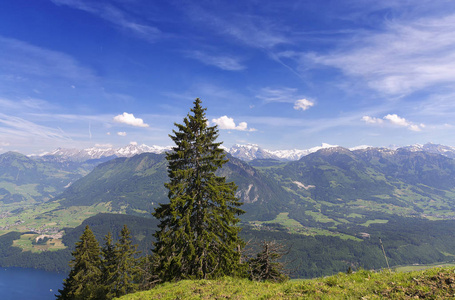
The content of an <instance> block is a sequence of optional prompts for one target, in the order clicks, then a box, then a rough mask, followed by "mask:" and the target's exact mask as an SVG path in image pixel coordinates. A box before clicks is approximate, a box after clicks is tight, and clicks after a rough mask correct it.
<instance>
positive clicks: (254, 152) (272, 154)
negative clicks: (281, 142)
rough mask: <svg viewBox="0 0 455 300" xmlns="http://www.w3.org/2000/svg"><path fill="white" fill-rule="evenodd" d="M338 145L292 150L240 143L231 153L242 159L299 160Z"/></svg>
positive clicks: (233, 147)
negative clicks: (269, 148)
mask: <svg viewBox="0 0 455 300" xmlns="http://www.w3.org/2000/svg"><path fill="white" fill-rule="evenodd" d="M332 147H338V146H335V145H330V144H325V143H323V144H322V145H321V146H317V147H313V148H310V149H304V150H300V149H292V150H267V149H262V148H261V147H259V146H258V145H256V144H246V145H240V144H236V145H234V146H232V147H231V149H229V153H230V154H231V155H232V156H234V157H236V158H239V159H242V160H253V159H278V160H299V159H300V158H302V157H303V156H305V155H308V154H310V153H313V152H316V151H318V150H321V149H326V148H332Z"/></svg>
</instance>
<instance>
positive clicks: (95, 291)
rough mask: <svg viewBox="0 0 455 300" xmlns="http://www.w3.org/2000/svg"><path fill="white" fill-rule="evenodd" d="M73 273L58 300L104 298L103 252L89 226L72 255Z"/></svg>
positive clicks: (66, 281) (71, 272) (64, 284)
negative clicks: (102, 286) (101, 281)
mask: <svg viewBox="0 0 455 300" xmlns="http://www.w3.org/2000/svg"><path fill="white" fill-rule="evenodd" d="M72 255H73V257H74V258H73V260H71V262H70V266H71V271H70V273H69V275H68V278H67V279H65V280H64V283H63V289H62V290H59V293H60V294H59V295H57V299H71V300H72V299H84V300H85V299H100V298H102V292H103V291H102V288H101V286H100V278H101V274H102V273H101V269H100V267H101V257H100V256H101V251H100V247H99V244H98V241H97V240H96V238H95V235H94V234H93V232H92V231H91V230H90V228H89V226H88V225H87V226H86V227H85V230H84V233H83V234H82V235H81V237H80V241H79V242H77V243H76V249H75V250H74V251H73V253H72Z"/></svg>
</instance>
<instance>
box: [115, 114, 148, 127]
mask: <svg viewBox="0 0 455 300" xmlns="http://www.w3.org/2000/svg"><path fill="white" fill-rule="evenodd" d="M114 122H117V123H123V124H128V125H131V126H135V127H149V125H148V124H145V123H144V121H143V120H142V119H140V118H136V117H134V115H133V114H129V113H126V112H124V113H123V114H122V115H118V116H115V117H114Z"/></svg>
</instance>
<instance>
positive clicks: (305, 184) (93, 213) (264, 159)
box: [0, 144, 455, 276]
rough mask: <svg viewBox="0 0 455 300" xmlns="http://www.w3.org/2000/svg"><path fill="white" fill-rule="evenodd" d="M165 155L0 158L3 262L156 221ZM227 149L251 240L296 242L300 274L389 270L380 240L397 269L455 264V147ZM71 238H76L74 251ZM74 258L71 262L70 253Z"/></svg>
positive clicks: (141, 237)
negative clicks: (44, 238)
mask: <svg viewBox="0 0 455 300" xmlns="http://www.w3.org/2000/svg"><path fill="white" fill-rule="evenodd" d="M113 150H115V151H113ZM152 151H154V152H158V153H152ZM164 151H166V149H164V147H161V148H160V147H148V146H145V145H141V146H138V145H137V144H130V145H128V146H127V147H123V148H120V150H119V149H111V151H104V150H103V151H102V150H99V151H98V150H97V148H92V149H90V150H89V149H87V150H84V151H69V150H64V149H59V150H58V151H55V152H53V153H47V154H45V155H41V156H32V157H27V156H25V155H22V154H19V153H13V152H8V153H4V154H2V155H0V210H1V211H0V230H2V232H4V233H5V232H7V234H5V235H4V236H5V240H3V236H0V244H1V243H4V245H5V246H4V247H3V248H4V251H3V250H2V249H3V248H2V247H0V265H5V264H6V262H7V261H8V262H9V263H10V265H16V266H19V265H20V266H31V265H32V266H33V264H35V263H38V262H42V261H43V257H44V256H43V257H42V256H38V257H36V258H33V259H31V258H30V263H29V264H28V265H22V264H19V263H22V262H23V261H24V257H23V256H22V255H25V254H22V253H28V251H30V250H32V251H33V249H35V247H37V246H33V245H32V241H31V239H33V237H34V236H37V235H38V234H49V235H50V234H56V233H57V232H61V230H64V231H65V235H63V243H65V245H70V244H71V243H74V241H73V240H74V239H77V236H79V234H80V231H81V230H83V228H82V227H83V226H82V227H81V226H78V225H80V224H81V223H82V224H87V223H86V222H89V223H90V226H91V227H92V226H94V227H95V228H99V232H98V234H99V236H101V237H102V236H103V234H106V233H107V232H106V231H107V230H109V228H110V227H112V226H111V225H109V226H108V225H107V223H106V222H107V220H110V221H109V222H111V223H112V224H114V223H115V224H117V223H119V224H117V225H118V226H121V225H122V224H123V223H122V222H126V221H125V220H127V219H128V218H126V217H125V218H124V217H121V216H129V217H131V216H135V218H136V217H137V218H139V219H134V220H136V221H134V222H135V223H136V224H138V223H141V222H142V221H141V220H142V219H141V218H145V219H144V222H146V221H145V220H149V221H150V220H151V219H150V218H151V214H150V213H151V212H152V211H153V209H154V207H156V205H157V204H158V203H160V202H166V201H168V199H167V191H166V189H165V188H164V182H166V181H167V180H168V178H167V161H166V159H165V154H164V153H163V152H164ZM140 152H142V153H140ZM229 152H230V153H229V154H227V155H228V157H229V162H228V163H227V164H225V166H224V167H223V168H222V169H220V170H218V171H217V172H218V175H220V176H225V177H226V178H227V180H228V181H233V182H235V183H236V184H237V186H238V190H237V196H238V197H239V198H240V199H241V201H242V202H243V203H244V205H243V206H242V209H244V210H245V212H246V213H245V214H244V215H242V216H241V220H242V227H243V228H244V231H243V232H244V234H245V237H246V238H248V239H256V238H261V239H283V241H285V242H289V241H292V243H294V244H295V245H297V246H296V247H297V248H296V249H295V250H293V251H294V252H293V253H294V254H293V255H295V257H297V258H298V259H299V260H302V257H313V258H312V259H313V260H315V261H309V260H308V259H307V260H304V261H302V262H301V263H303V264H304V265H306V266H307V268H306V269H304V270H301V271H299V272H301V273H299V274H300V275H301V276H319V275H322V274H327V272H332V271H336V272H338V271H342V270H343V268H344V267H345V266H346V264H347V263H351V262H357V263H362V265H363V266H366V267H372V268H376V267H377V266H380V265H381V261H382V260H381V252H380V251H379V248H377V245H376V244H375V241H376V240H377V237H378V236H381V237H382V238H383V240H384V243H385V246H386V247H387V248H386V249H387V250H386V251H388V253H389V255H390V259H391V262H392V263H393V264H400V263H401V264H403V263H424V262H435V261H441V260H445V259H449V258H450V257H451V255H454V256H455V252H454V251H453V249H455V248H454V247H455V242H454V243H452V242H451V238H450V237H451V236H453V234H455V231H453V230H451V229H450V230H449V229H444V228H452V227H454V228H455V221H454V220H455V201H454V199H455V160H454V159H453V158H451V155H453V154H454V149H453V148H452V147H447V146H442V145H434V144H426V145H414V146H409V147H403V148H398V149H388V148H373V147H356V148H354V149H347V148H343V147H338V146H332V145H322V146H321V147H320V149H310V150H307V151H306V152H303V151H301V152H299V154H298V155H303V156H301V157H300V159H298V160H284V159H283V158H280V157H278V156H277V155H275V156H272V155H271V153H272V152H270V151H267V150H264V149H261V148H260V147H257V146H253V145H244V146H240V145H237V146H235V147H233V148H231V149H230V150H229ZM291 152H292V151H290V152H288V153H291ZM139 153H140V154H139ZM295 153H297V151H294V154H295ZM302 153H303V154H302ZM117 156H121V157H117ZM235 156H238V157H243V160H242V159H239V158H237V157H235ZM99 213H104V214H99ZM106 213H109V214H108V215H107V214H106ZM112 214H114V215H112ZM128 220H130V219H128ZM152 220H153V219H152ZM430 220H431V221H430ZM434 220H436V221H434ZM130 221H131V220H130ZM130 221H128V222H130ZM149 221H147V222H149ZM116 222H117V223H116ZM111 223H109V224H111ZM152 223H153V222H152ZM144 224H145V223H144ZM153 224H155V223H153ZM153 226H155V225H153ZM75 227H77V229H74V230H76V231H73V229H71V228H75ZM154 228H155V227H153V228H150V230H148V231H147V230H146V229H141V231H140V232H141V233H138V234H137V235H136V239H137V241H138V242H140V243H142V242H141V241H143V242H144V243H145V242H148V243H150V240H151V238H152V237H151V236H152V233H153V230H154ZM143 230H146V231H147V232H145V231H143ZM12 231H19V232H20V233H19V234H17V233H14V234H13V232H12ZM26 233H27V234H26ZM70 236H71V237H72V239H73V240H72V242H67V241H68V240H67V238H68V237H70ZM370 238H371V240H370ZM373 238H376V239H375V240H373ZM6 240H8V242H6ZM14 243H16V244H14ZM66 243H68V244H66ZM14 245H16V246H19V247H22V250H21V251H17V249H15V250H14V249H13V250H14V251H13V252H14V253H16V254H15V256H14V258H13V257H12V256H9V254H8V253H12V252H11V251H12V248H17V247H14ZM59 245H60V246H59ZM148 245H150V244H148ZM8 247H10V248H8ZM40 247H41V246H40ZM44 247H47V248H44V249H45V250H58V249H62V248H61V247H62V244H61V242H60V243H58V242H56V241H55V240H54V241H53V242H52V244H49V245H47V246H44ZM53 247H54V248H53ZM55 247H57V248H55ZM58 247H60V248H58ZM141 247H143V248H142V249H148V248H147V247H150V246H147V244H141ZM321 247H322V248H321ZM318 249H319V250H318ZM321 249H327V251H329V252H330V255H331V257H330V258H328V257H323V256H318V257H317V258H315V257H314V255H315V253H322V252H324V251H322V250H321ZM372 249H373V250H372ZM2 251H3V252H2ZM39 251H41V250H39ZM58 251H60V250H58ZM58 251H55V253H56V254H54V251H47V252H43V255H45V256H46V257H47V259H46V262H48V261H57V260H55V257H54V256H53V255H57V253H59V252H58ZM321 251H322V252H321ZM65 253H66V254H65V255H67V256H69V251H67V252H65ZM2 257H3V258H2ZM33 257H35V256H33ZM62 259H63V258H62ZM65 259H66V258H65ZM63 260H64V259H63ZM13 261H14V262H13ZM32 261H33V262H32ZM369 262H372V264H369ZM373 262H374V263H373ZM30 264H31V265H30ZM321 270H323V272H322V271H321ZM321 272H322V273H321Z"/></svg>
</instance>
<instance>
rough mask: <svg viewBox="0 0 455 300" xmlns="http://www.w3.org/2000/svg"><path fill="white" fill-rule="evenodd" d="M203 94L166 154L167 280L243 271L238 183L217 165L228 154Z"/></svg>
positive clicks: (163, 245)
mask: <svg viewBox="0 0 455 300" xmlns="http://www.w3.org/2000/svg"><path fill="white" fill-rule="evenodd" d="M205 110H206V109H205V108H202V107H201V100H200V99H196V100H195V101H194V107H193V108H192V109H191V112H192V114H191V113H189V114H188V115H187V117H185V118H184V120H183V123H184V124H183V125H182V124H177V123H175V126H176V127H177V129H178V130H177V131H175V130H173V133H174V135H170V137H171V138H172V140H173V141H174V143H175V147H173V150H172V151H171V152H169V153H167V155H166V159H167V160H168V163H169V166H168V175H169V179H170V181H169V182H168V183H166V184H165V186H166V188H167V189H168V190H169V193H168V196H169V200H170V203H169V204H160V206H159V207H158V208H156V209H155V212H154V213H153V215H154V216H155V217H156V218H157V219H158V220H160V221H161V223H160V225H159V230H158V231H157V232H156V233H155V237H156V243H155V244H154V249H153V252H154V254H155V256H156V261H157V268H156V271H157V272H158V275H159V277H160V278H161V280H163V281H171V280H179V279H185V278H216V277H219V276H225V275H237V274H239V273H242V272H243V266H242V264H241V263H240V249H241V248H242V247H243V246H244V243H243V241H242V240H241V239H240V238H239V236H238V233H239V232H240V227H239V226H237V223H238V222H239V218H238V217H237V216H238V215H240V214H242V213H244V211H243V210H241V209H239V206H240V205H241V204H242V203H241V202H240V201H239V199H238V198H237V197H236V196H235V191H236V189H237V186H236V185H235V184H234V183H233V182H229V183H228V182H226V179H225V178H224V177H218V176H216V175H215V171H216V170H217V169H219V168H221V167H222V166H223V164H225V163H226V162H227V161H228V160H227V159H226V158H225V156H226V154H225V153H224V151H223V150H222V149H221V148H220V145H221V144H222V143H217V142H215V140H216V139H217V137H218V129H217V126H212V127H211V126H209V125H208V121H207V119H206V117H205Z"/></svg>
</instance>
